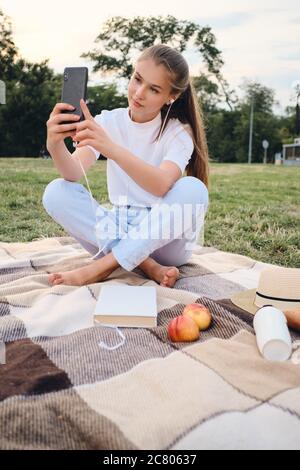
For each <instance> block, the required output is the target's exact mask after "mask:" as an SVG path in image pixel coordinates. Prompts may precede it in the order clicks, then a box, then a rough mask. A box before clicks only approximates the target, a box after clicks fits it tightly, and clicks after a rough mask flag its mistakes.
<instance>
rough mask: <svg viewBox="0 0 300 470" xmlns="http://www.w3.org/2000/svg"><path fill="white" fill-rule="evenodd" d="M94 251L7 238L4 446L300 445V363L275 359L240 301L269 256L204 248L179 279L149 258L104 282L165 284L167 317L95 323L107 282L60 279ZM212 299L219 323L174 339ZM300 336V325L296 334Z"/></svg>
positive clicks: (3, 261) (0, 294)
mask: <svg viewBox="0 0 300 470" xmlns="http://www.w3.org/2000/svg"><path fill="white" fill-rule="evenodd" d="M90 261H91V259H90V255H89V254H88V253H87V252H86V251H84V250H83V249H82V248H81V247H80V246H79V245H78V244H77V243H76V241H75V240H74V239H72V238H69V237H61V238H49V239H43V240H38V241H34V242H31V243H0V338H2V340H3V342H5V350H6V364H3V365H0V429H1V434H0V448H1V449H110V450H113V449H118V450H125V449H127V450H134V449H147V450H157V449H165V450H166V449H168V450H175V449H185V450H187V449H222V448H225V449H246V448H248V449H249V448H253V449H263V448H269V449H273V448H274V449H281V448H294V449H295V448H299V447H300V419H299V418H300V365H295V364H293V363H292V362H291V361H287V362H285V363H283V364H279V363H270V362H267V361H265V360H264V359H263V358H262V357H261V355H260V354H259V352H258V350H257V347H256V341H255V336H254V332H253V328H252V321H253V317H252V316H251V315H250V314H247V313H246V312H245V311H243V310H240V309H239V308H237V307H235V306H234V305H233V304H232V303H231V301H230V300H229V299H230V297H231V295H232V294H233V293H236V292H238V291H243V290H246V289H250V288H253V287H256V285H257V282H258V276H259V273H260V271H261V269H263V268H264V267H265V266H266V265H265V264H264V263H260V262H256V261H255V260H252V259H250V258H247V257H245V256H241V255H237V254H233V253H226V252H222V251H219V250H217V249H214V248H200V247H197V248H196V249H195V251H194V252H193V255H192V258H191V259H190V262H189V263H187V264H185V265H183V266H181V267H180V279H179V280H178V281H177V283H176V285H175V288H173V289H170V288H166V287H161V286H159V285H158V284H157V283H155V282H154V281H151V280H149V279H147V278H146V277H145V275H144V274H143V273H142V271H141V270H139V268H136V269H135V270H134V271H132V272H126V271H125V270H123V269H122V268H119V269H117V270H116V271H114V272H113V273H112V274H111V275H110V276H109V278H107V279H106V280H105V281H103V282H107V283H111V282H114V283H115V282H118V283H125V284H129V285H155V287H156V290H157V300H158V311H159V315H158V326H157V327H156V328H150V329H133V328H124V329H122V332H123V333H124V334H125V336H126V342H125V344H124V346H122V348H120V349H117V350H114V351H107V350H105V349H101V348H100V347H99V342H100V341H105V342H106V343H108V344H115V342H116V341H117V342H118V339H119V338H118V337H116V332H115V330H113V329H110V328H104V327H99V326H95V325H94V324H93V309H94V307H95V303H96V299H97V297H98V295H99V292H100V290H101V286H102V282H100V283H97V284H92V285H89V286H84V287H80V288H78V287H71V286H63V285H58V286H55V287H50V285H49V284H48V282H47V278H48V273H51V272H55V271H58V270H60V271H61V270H67V269H74V268H75V267H78V266H82V265H84V264H87V263H89V262H90ZM193 302H200V303H203V304H204V305H206V306H207V307H209V309H210V310H211V312H212V314H213V318H214V322H213V326H212V327H211V328H210V329H209V330H208V331H206V332H203V334H202V335H201V338H200V340H199V341H197V342H194V343H172V342H170V340H169V339H168V336H167V325H168V323H169V321H170V319H172V318H174V317H175V316H177V315H179V314H181V313H182V310H183V308H184V306H185V305H186V304H188V303H193ZM297 338H299V336H297V335H296V333H293V339H297Z"/></svg>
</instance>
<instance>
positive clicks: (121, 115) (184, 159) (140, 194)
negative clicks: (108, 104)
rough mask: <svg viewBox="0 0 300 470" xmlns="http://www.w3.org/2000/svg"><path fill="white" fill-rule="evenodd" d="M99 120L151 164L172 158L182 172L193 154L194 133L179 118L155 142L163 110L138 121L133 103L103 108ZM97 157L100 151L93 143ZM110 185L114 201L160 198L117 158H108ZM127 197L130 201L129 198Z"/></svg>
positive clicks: (142, 203)
mask: <svg viewBox="0 0 300 470" xmlns="http://www.w3.org/2000/svg"><path fill="white" fill-rule="evenodd" d="M94 119H95V121H96V122H97V124H99V125H100V126H101V127H102V128H103V129H104V131H105V132H106V133H107V134H108V135H109V136H110V138H111V139H112V140H113V142H115V143H116V144H118V145H120V146H121V147H124V148H126V149H128V150H129V151H130V152H131V153H132V154H133V155H135V156H136V157H138V158H140V159H141V160H144V161H145V162H147V163H149V164H150V165H153V166H156V167H158V166H159V165H160V164H161V162H162V161H164V160H170V161H172V162H174V163H176V164H177V165H178V167H179V168H180V170H181V172H182V174H183V173H184V170H185V168H186V166H187V164H188V162H189V160H190V158H191V156H192V153H193V150H194V144H193V140H192V137H191V136H190V135H189V133H188V132H187V130H186V129H185V126H186V125H184V124H182V123H181V122H180V121H179V120H178V119H170V120H169V122H168V126H167V128H165V130H164V132H163V134H162V135H161V138H160V141H159V143H158V144H157V143H156V142H155V143H153V141H154V139H155V138H156V137H157V135H158V132H159V129H160V126H161V122H162V119H161V114H160V113H158V115H157V116H156V117H155V118H154V119H152V120H151V121H148V122H144V123H138V122H135V121H132V119H131V118H130V116H129V107H127V108H117V109H114V110H112V111H107V110H103V111H102V112H101V114H98V115H97V116H95V118H94ZM89 147H90V148H91V149H92V150H93V152H94V153H95V157H96V159H98V158H99V155H100V153H99V152H98V151H97V150H96V149H94V148H93V147H91V146H89ZM107 189H108V196H109V200H110V202H111V203H112V204H114V205H123V201H125V204H128V205H129V204H130V205H134V206H141V207H145V206H146V207H151V206H152V205H154V204H155V203H157V201H158V200H159V199H160V198H159V197H157V196H154V195H153V194H151V193H149V192H148V191H145V190H144V189H143V188H142V187H141V186H139V185H138V184H137V183H136V182H135V181H134V180H133V179H132V178H131V177H130V176H129V175H128V174H127V173H126V172H125V171H124V170H122V168H121V167H120V166H119V165H118V164H117V163H116V162H114V161H113V160H111V159H109V158H108V159H107ZM126 201H127V202H126Z"/></svg>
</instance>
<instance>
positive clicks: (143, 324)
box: [94, 284, 157, 328]
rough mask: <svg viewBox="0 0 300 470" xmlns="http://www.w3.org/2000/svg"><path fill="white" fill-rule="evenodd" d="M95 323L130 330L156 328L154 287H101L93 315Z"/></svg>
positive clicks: (115, 285) (116, 285)
mask: <svg viewBox="0 0 300 470" xmlns="http://www.w3.org/2000/svg"><path fill="white" fill-rule="evenodd" d="M94 320H95V323H100V324H103V325H109V326H111V325H113V326H123V327H130V328H152V327H154V326H157V299H156V289H155V287H154V286H124V285H122V286H121V285H118V284H113V285H112V284H110V285H105V284H104V285H103V286H102V287H101V292H100V295H99V298H98V301H97V304H96V308H95V313H94Z"/></svg>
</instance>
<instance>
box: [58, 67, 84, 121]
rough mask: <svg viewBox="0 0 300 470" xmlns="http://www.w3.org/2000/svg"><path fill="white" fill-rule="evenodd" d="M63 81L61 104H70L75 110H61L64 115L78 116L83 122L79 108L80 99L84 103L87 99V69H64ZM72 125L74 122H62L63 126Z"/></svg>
mask: <svg viewBox="0 0 300 470" xmlns="http://www.w3.org/2000/svg"><path fill="white" fill-rule="evenodd" d="M63 80H64V81H63V86H62V93H61V102H62V103H68V104H71V105H72V106H74V107H75V110H74V111H72V110H71V111H69V110H63V111H62V112H63V113H66V114H77V115H78V116H80V121H83V120H84V119H85V118H84V115H83V112H82V109H81V107H80V100H81V98H82V99H83V100H84V101H86V98H87V82H88V68H87V67H66V68H65V70H64V75H63ZM80 121H77V122H80ZM73 123H74V121H69V122H63V124H73Z"/></svg>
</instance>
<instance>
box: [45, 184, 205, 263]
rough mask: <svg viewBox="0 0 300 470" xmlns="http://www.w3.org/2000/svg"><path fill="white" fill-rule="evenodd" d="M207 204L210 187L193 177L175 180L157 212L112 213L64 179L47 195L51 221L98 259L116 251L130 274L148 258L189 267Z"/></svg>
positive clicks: (114, 208)
mask: <svg viewBox="0 0 300 470" xmlns="http://www.w3.org/2000/svg"><path fill="white" fill-rule="evenodd" d="M92 201H93V205H94V210H93V207H92ZM208 205H209V196H208V191H207V188H206V186H205V185H204V184H203V183H202V181H200V180H199V179H198V178H195V177H193V176H184V177H182V178H180V179H179V180H178V181H176V183H175V184H174V185H173V187H172V188H171V189H170V190H169V191H168V193H167V194H166V195H165V196H164V197H162V198H160V200H159V203H158V204H155V205H153V206H152V207H136V206H129V205H127V206H125V205H124V206H123V207H121V206H112V208H111V209H109V208H106V207H104V206H102V205H100V204H99V203H98V202H97V201H96V200H95V199H94V198H93V200H92V199H91V196H90V193H89V192H88V190H87V189H86V188H85V187H84V186H83V185H82V184H80V183H76V182H71V181H66V180H64V179H63V178H57V179H55V180H53V181H51V182H50V183H49V184H48V186H47V187H46V189H45V192H44V195H43V206H44V208H45V210H46V211H47V213H48V214H49V215H50V217H52V218H53V220H55V221H56V222H57V223H58V224H60V225H61V226H62V227H63V228H64V229H65V231H66V232H67V233H68V234H69V235H70V236H72V237H73V238H75V239H76V240H77V241H78V242H79V243H80V244H81V246H82V247H83V248H85V249H86V250H87V251H88V252H89V253H90V254H91V255H93V257H94V258H95V259H98V258H101V257H103V256H105V255H106V254H107V253H109V252H112V253H113V255H114V257H115V258H116V260H117V261H118V263H119V264H120V266H122V267H123V268H124V269H125V270H127V271H132V270H133V269H134V268H136V267H137V266H138V265H139V264H140V263H142V262H143V261H144V260H145V259H146V258H148V257H149V256H150V257H151V258H153V259H154V260H155V261H157V262H158V263H160V264H162V265H164V266H181V265H182V264H185V263H186V262H187V261H188V260H189V259H190V257H191V255H192V251H193V247H195V245H197V244H198V238H199V234H200V231H201V229H202V228H203V226H204V218H205V214H206V212H207V209H208ZM95 211H96V215H95ZM180 211H181V212H180ZM183 214H184V215H183ZM186 214H188V217H186ZM179 218H181V219H182V220H181V221H179ZM178 221H179V222H178ZM112 229H115V230H112ZM99 250H100V251H99Z"/></svg>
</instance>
